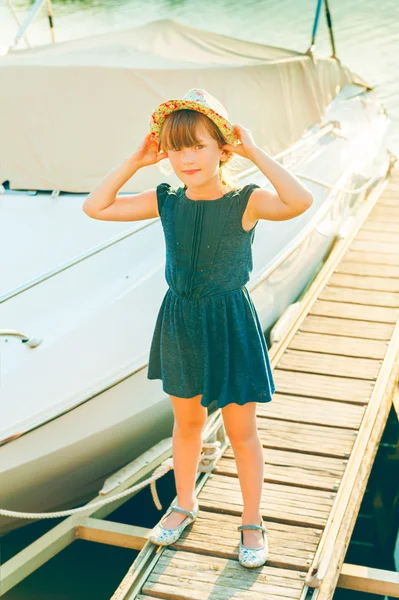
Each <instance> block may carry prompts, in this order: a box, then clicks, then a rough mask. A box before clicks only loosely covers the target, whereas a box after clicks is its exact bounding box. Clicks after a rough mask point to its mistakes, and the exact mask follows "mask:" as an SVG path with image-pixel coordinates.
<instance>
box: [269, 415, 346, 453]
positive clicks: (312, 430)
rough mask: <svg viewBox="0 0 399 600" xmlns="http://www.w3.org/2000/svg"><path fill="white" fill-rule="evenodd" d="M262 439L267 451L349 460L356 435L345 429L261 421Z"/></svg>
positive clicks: (270, 420)
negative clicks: (295, 452)
mask: <svg viewBox="0 0 399 600" xmlns="http://www.w3.org/2000/svg"><path fill="white" fill-rule="evenodd" d="M258 431H259V437H260V439H261V441H262V445H263V446H264V447H265V448H266V447H268V448H279V449H282V450H288V449H289V450H291V451H299V452H307V453H312V454H315V455H318V454H320V455H322V456H336V457H342V458H345V456H347V454H348V453H349V452H350V451H351V448H352V446H353V443H354V440H355V438H356V432H355V431H353V430H352V429H342V428H341V427H322V426H319V425H310V424H309V423H294V422H287V421H275V420H273V419H268V418H262V419H258Z"/></svg>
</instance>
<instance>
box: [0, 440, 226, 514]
mask: <svg viewBox="0 0 399 600" xmlns="http://www.w3.org/2000/svg"><path fill="white" fill-rule="evenodd" d="M217 447H220V442H204V443H203V448H217ZM220 455H221V451H220V450H219V451H217V452H212V453H209V454H201V460H200V463H199V467H198V468H199V470H200V471H210V470H212V469H213V467H214V465H215V462H216V460H217V459H218V458H219V457H220ZM204 461H205V462H208V463H209V464H203V463H204ZM170 469H173V459H172V458H167V459H166V460H164V462H163V463H162V464H161V465H159V466H158V467H157V468H156V469H155V471H154V472H153V474H152V475H151V477H149V478H148V479H145V480H144V481H141V482H140V483H138V484H136V485H134V486H132V487H130V488H127V489H126V490H124V491H123V492H120V493H119V494H115V496H110V497H109V498H104V499H103V500H99V501H98V502H93V503H90V504H86V505H85V506H79V507H77V508H70V509H68V510H59V511H56V512H47V513H32V512H18V511H13V510H6V509H3V508H0V515H1V516H3V517H12V518H15V519H56V518H58V517H68V516H70V515H74V514H77V513H84V512H91V511H92V510H93V509H94V508H99V507H100V506H104V505H105V504H109V503H110V502H114V501H115V500H119V499H120V498H124V497H125V496H129V494H132V493H133V492H135V491H137V490H140V489H142V488H144V487H145V486H146V485H148V484H150V489H151V494H152V498H153V500H154V503H155V506H156V507H157V508H158V510H161V509H162V505H161V503H160V501H159V496H158V492H157V489H156V481H157V479H160V478H161V477H163V475H165V474H166V473H167V472H168V471H170Z"/></svg>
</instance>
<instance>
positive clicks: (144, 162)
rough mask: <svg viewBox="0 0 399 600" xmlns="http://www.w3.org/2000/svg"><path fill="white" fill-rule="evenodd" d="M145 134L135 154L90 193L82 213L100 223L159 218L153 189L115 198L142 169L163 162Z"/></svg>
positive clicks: (153, 143)
mask: <svg viewBox="0 0 399 600" xmlns="http://www.w3.org/2000/svg"><path fill="white" fill-rule="evenodd" d="M166 157H167V154H166V153H165V152H158V147H157V144H156V143H155V142H154V141H153V140H151V138H150V135H149V134H147V135H146V136H145V138H144V140H143V142H142V144H141V145H140V146H139V148H138V149H137V151H136V152H135V154H133V155H131V156H128V157H127V158H126V159H125V160H124V161H123V162H122V163H121V164H120V165H119V166H118V167H115V168H114V169H112V171H110V173H108V175H106V176H105V177H104V178H103V179H102V180H101V181H100V183H99V184H98V185H97V186H96V187H95V188H94V190H92V191H91V192H90V194H89V195H88V196H87V198H86V200H85V201H84V203H83V205H82V210H83V212H84V213H86V215H88V216H89V217H91V218H92V219H99V220H101V221H141V220H145V219H151V218H154V217H159V213H158V203H157V192H156V189H150V190H145V191H143V192H140V193H138V194H133V195H125V196H118V195H117V194H118V192H119V190H120V189H121V187H123V186H124V185H125V183H126V182H127V181H129V179H130V178H131V177H133V175H134V174H135V173H137V171H138V170H139V169H141V167H145V166H148V165H152V164H155V163H157V162H159V161H160V160H162V159H163V158H166Z"/></svg>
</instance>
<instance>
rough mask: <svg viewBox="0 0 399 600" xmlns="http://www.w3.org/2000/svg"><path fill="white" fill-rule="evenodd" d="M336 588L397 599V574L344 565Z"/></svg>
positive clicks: (398, 575) (398, 596) (398, 588)
mask: <svg viewBox="0 0 399 600" xmlns="http://www.w3.org/2000/svg"><path fill="white" fill-rule="evenodd" d="M337 587H341V588H345V589H347V590H357V591H358V592H366V593H368V594H378V595H379V596H389V597H390V598H399V573H397V572H396V571H387V570H385V569H374V568H372V567H364V566H363V565H351V564H348V563H344V564H343V565H342V570H341V573H340V575H339V578H338V583H337Z"/></svg>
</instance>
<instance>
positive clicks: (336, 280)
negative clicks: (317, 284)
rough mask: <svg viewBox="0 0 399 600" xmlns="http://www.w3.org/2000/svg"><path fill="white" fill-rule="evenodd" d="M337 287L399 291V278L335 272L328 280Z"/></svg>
mask: <svg viewBox="0 0 399 600" xmlns="http://www.w3.org/2000/svg"><path fill="white" fill-rule="evenodd" d="M328 283H329V284H330V285H333V286H335V287H338V286H339V287H350V288H356V289H359V290H379V291H381V292H399V279H394V278H391V279H389V278H388V277H370V276H369V277H367V276H364V275H363V276H362V277H359V276H358V275H349V274H347V273H333V274H332V275H331V277H330V279H329V282H328Z"/></svg>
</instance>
